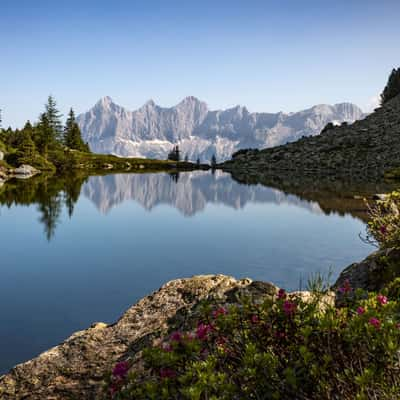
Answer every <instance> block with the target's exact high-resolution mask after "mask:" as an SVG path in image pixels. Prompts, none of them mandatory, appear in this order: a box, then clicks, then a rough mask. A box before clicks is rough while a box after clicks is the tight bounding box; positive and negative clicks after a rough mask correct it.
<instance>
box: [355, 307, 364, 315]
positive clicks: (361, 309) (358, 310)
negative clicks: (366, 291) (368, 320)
mask: <svg viewBox="0 0 400 400" xmlns="http://www.w3.org/2000/svg"><path fill="white" fill-rule="evenodd" d="M364 313H365V308H364V307H358V308H357V314H358V315H361V314H364Z"/></svg>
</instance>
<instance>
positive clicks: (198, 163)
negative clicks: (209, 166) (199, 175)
mask: <svg viewBox="0 0 400 400" xmlns="http://www.w3.org/2000/svg"><path fill="white" fill-rule="evenodd" d="M196 165H197V166H198V167H200V158H199V157H197V160H196Z"/></svg>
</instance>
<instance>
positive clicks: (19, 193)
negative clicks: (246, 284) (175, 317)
mask: <svg viewBox="0 0 400 400" xmlns="http://www.w3.org/2000/svg"><path fill="white" fill-rule="evenodd" d="M383 190H387V188H386V187H377V186H376V185H370V186H369V187H365V188H364V187H360V188H357V189H356V190H351V191H349V190H347V189H346V185H339V186H338V187H337V188H336V187H332V186H330V187H329V190H328V189H326V188H317V189H316V188H314V187H310V185H308V184H305V186H304V187H295V188H293V189H292V188H291V187H290V185H285V184H282V183H280V184H273V185H266V184H260V183H257V182H255V183H254V184H243V183H239V181H238V180H235V179H233V178H232V177H231V175H230V174H227V173H224V172H221V171H215V172H214V173H212V172H209V171H197V172H185V173H142V174H115V175H112V174H110V175H104V176H91V177H86V176H80V175H77V176H69V177H53V178H52V177H46V176H37V177H34V178H32V179H29V180H19V181H18V180H12V181H9V182H7V183H6V184H4V185H3V186H2V187H1V188H0V235H1V241H0V255H1V262H0V272H1V275H0V276H1V279H0V315H1V325H0V374H1V373H4V372H6V371H7V370H9V369H10V368H12V367H13V366H14V365H16V364H18V363H20V362H23V361H26V360H28V359H30V358H32V357H35V356H36V355H38V354H39V353H40V352H42V351H44V350H46V349H48V348H51V347H52V346H54V345H56V344H58V343H60V342H61V341H63V340H64V339H66V338H67V337H68V336H70V335H71V334H72V333H73V332H75V331H79V330H82V329H85V328H87V327H89V326H90V325H92V324H93V323H94V322H98V321H102V322H106V323H112V322H114V321H116V320H117V319H118V318H119V317H120V316H121V315H122V314H123V312H124V311H125V310H126V309H127V308H129V307H130V306H131V305H132V304H134V303H135V302H136V301H137V300H139V299H140V298H142V297H144V296H146V295H147V294H150V293H151V292H153V291H155V290H157V289H158V288H159V287H160V286H161V285H162V284H163V283H165V282H167V281H169V280H172V279H176V278H182V277H190V276H193V275H199V274H226V275H232V276H234V277H236V278H244V277H250V278H251V279H253V280H263V281H271V282H273V283H274V284H275V285H277V286H279V287H283V288H285V289H287V290H298V289H305V288H306V287H307V281H308V279H310V277H312V276H315V274H322V275H323V276H326V277H327V279H330V280H331V282H333V281H334V280H335V279H336V278H337V276H338V275H339V273H340V272H341V271H342V270H343V268H345V267H346V266H347V265H349V264H351V263H353V262H356V261H359V260H361V259H362V258H364V257H365V256H367V255H368V254H369V253H371V252H372V251H373V250H374V248H373V247H371V246H370V245H367V244H366V243H364V242H363V241H362V240H361V238H360V235H361V236H362V235H364V234H365V226H366V222H367V218H368V216H367V214H366V207H365V203H364V201H363V197H371V196H372V194H374V193H380V192H381V191H383Z"/></svg>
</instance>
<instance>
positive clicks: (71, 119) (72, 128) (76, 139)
mask: <svg viewBox="0 0 400 400" xmlns="http://www.w3.org/2000/svg"><path fill="white" fill-rule="evenodd" d="M64 144H65V145H66V146H67V147H69V148H70V149H74V150H79V151H83V152H89V151H90V150H89V146H88V144H87V143H85V142H84V141H83V140H82V134H81V130H80V129H79V126H78V124H77V123H76V119H75V113H74V110H73V109H72V108H71V109H70V111H69V113H68V118H67V121H66V123H65V128H64Z"/></svg>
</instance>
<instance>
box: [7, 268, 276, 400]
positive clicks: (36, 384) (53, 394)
mask: <svg viewBox="0 0 400 400" xmlns="http://www.w3.org/2000/svg"><path fill="white" fill-rule="evenodd" d="M251 285H252V282H251V281H250V280H236V279H234V278H232V277H228V276H223V275H204V276H196V277H193V278H189V279H178V280H174V281H171V282H169V283H167V284H165V285H164V286H162V287H161V288H160V289H159V290H158V291H156V292H154V293H153V294H151V295H149V296H147V297H145V298H143V299H142V300H140V301H139V302H138V303H137V304H136V305H134V306H133V307H131V308H130V309H128V310H127V311H126V313H125V314H124V315H123V316H122V317H121V318H120V319H119V320H118V321H117V322H116V323H115V324H111V325H106V324H103V323H97V324H94V325H92V327H91V328H89V329H87V330H84V331H80V332H76V333H75V334H73V335H72V336H71V337H69V338H68V339H67V340H66V341H65V342H63V343H62V344H60V345H59V346H56V347H53V348H52V349H50V350H48V351H46V352H44V353H42V354H41V355H39V356H38V357H36V358H34V359H33V360H30V361H28V362H26V363H23V364H20V365H17V366H16V367H15V368H13V369H12V370H11V371H10V372H9V373H8V374H7V375H4V376H2V377H0V398H1V399H2V400H11V399H13V400H16V399H17V400H18V399H29V400H39V399H40V400H43V399H52V400H56V399H57V400H58V399H60V400H61V399H63V400H65V399H99V398H101V395H102V391H103V383H104V378H105V376H106V375H107V374H108V373H109V372H110V371H111V369H112V367H113V365H114V364H115V363H116V362H118V361H119V360H120V359H122V358H124V357H126V356H127V355H129V354H132V352H133V353H137V352H139V351H140V350H141V349H143V348H144V347H146V346H147V345H148V344H149V343H151V342H152V340H154V339H155V338H157V336H159V335H160V334H162V333H163V332H166V331H167V330H168V327H169V326H170V324H171V319H177V318H178V319H179V318H185V317H184V316H185V313H187V311H189V310H190V309H191V308H192V307H193V306H194V305H195V304H196V303H197V302H198V301H200V300H202V299H205V298H221V297H224V296H226V293H228V292H229V291H231V290H234V289H241V288H246V287H251ZM253 286H254V285H253ZM255 288H256V286H255ZM254 290H261V291H268V290H269V291H271V290H272V291H273V292H275V291H276V290H277V289H276V288H275V286H273V285H270V284H260V285H259V286H258V289H257V288H256V289H254Z"/></svg>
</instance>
